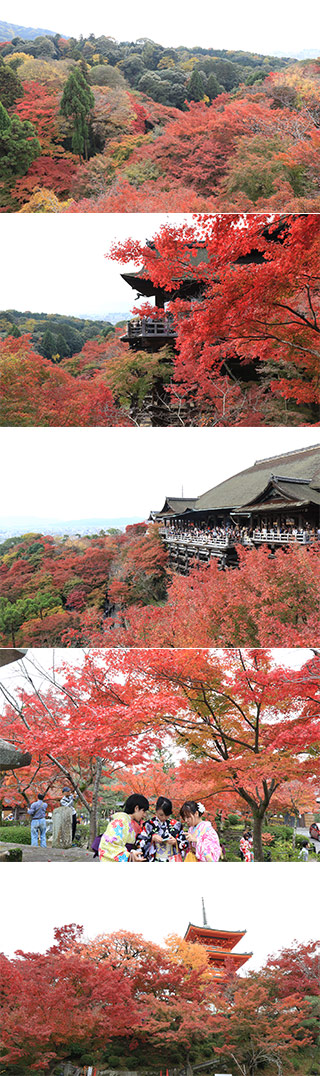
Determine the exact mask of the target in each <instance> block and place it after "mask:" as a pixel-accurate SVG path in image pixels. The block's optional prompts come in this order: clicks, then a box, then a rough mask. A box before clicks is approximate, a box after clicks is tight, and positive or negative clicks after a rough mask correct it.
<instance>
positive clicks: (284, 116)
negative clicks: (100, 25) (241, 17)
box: [0, 34, 320, 212]
mask: <svg viewBox="0 0 320 1076" xmlns="http://www.w3.org/2000/svg"><path fill="white" fill-rule="evenodd" d="M0 58H1V59H0V102H1V103H2V108H1V111H0V191H1V195H0V204H1V207H2V209H4V210H6V211H7V212H8V211H9V212H10V211H22V212H34V211H36V212H63V211H67V212H117V211H121V212H135V211H137V212H148V211H171V212H172V211H179V212H181V211H192V210H200V211H206V210H225V209H233V208H234V209H235V210H246V209H252V208H254V207H256V208H257V209H264V208H266V207H268V208H269V207H270V208H273V209H274V208H285V209H290V210H291V209H292V210H299V209H302V210H304V209H312V210H319V208H320V191H319V168H318V159H319V140H320V133H319V120H320V109H319V96H320V95H319V86H320V62H319V61H318V60H313V59H311V60H304V61H301V62H296V61H292V59H290V58H279V57H268V56H262V55H255V54H252V53H244V52H229V51H227V50H214V49H208V50H205V49H200V48H194V49H187V48H182V47H181V48H177V49H174V48H172V49H171V48H167V49H166V48H163V47H162V46H161V45H158V44H156V43H155V42H153V41H150V40H148V39H141V40H139V41H137V42H134V43H127V42H125V43H118V42H116V41H115V40H114V39H112V38H108V37H104V36H103V37H99V38H95V37H94V35H90V37H89V38H88V39H84V38H80V40H79V41H77V40H76V39H75V38H70V39H66V38H63V37H61V36H59V35H58V34H56V35H54V36H43V35H40V36H39V37H37V38H35V40H32V41H31V40H23V39H22V38H19V37H18V38H14V39H13V41H10V42H8V41H4V42H2V44H0ZM80 99H81V120H79V110H78V109H77V102H79V100H80ZM77 117H78V118H77Z"/></svg>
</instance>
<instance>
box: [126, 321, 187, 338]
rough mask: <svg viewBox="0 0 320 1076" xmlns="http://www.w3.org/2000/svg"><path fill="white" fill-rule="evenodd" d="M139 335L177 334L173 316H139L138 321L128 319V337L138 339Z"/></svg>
mask: <svg viewBox="0 0 320 1076" xmlns="http://www.w3.org/2000/svg"><path fill="white" fill-rule="evenodd" d="M137 336H138V337H139V336H175V331H174V328H173V322H172V318H168V317H164V318H139V320H138V321H128V337H129V338H130V339H136V337H137Z"/></svg>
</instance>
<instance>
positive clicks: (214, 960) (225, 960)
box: [207, 949, 252, 970]
mask: <svg viewBox="0 0 320 1076" xmlns="http://www.w3.org/2000/svg"><path fill="white" fill-rule="evenodd" d="M207 953H208V959H209V964H213V965H214V966H215V967H217V968H221V967H222V968H225V967H226V964H229V965H230V967H234V968H236V969H237V970H238V968H241V967H242V965H243V964H246V963H247V960H250V959H251V957H252V953H228V952H226V950H225V949H221V950H220V951H219V950H218V949H215V950H213V951H212V952H210V949H207Z"/></svg>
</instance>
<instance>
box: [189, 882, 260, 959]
mask: <svg viewBox="0 0 320 1076" xmlns="http://www.w3.org/2000/svg"><path fill="white" fill-rule="evenodd" d="M202 909H203V926H202V927H199V926H195V924H194V923H189V926H188V928H187V930H186V933H185V936H184V938H185V941H187V942H196V943H197V944H198V945H204V946H205V949H206V950H207V953H208V955H209V963H210V964H213V965H214V967H215V968H216V975H217V977H222V976H223V975H224V974H226V969H227V967H228V966H229V967H230V966H231V967H233V969H234V971H238V970H239V968H241V967H242V965H243V964H246V962H247V960H250V957H251V956H252V953H233V952H232V950H233V949H234V947H235V945H237V944H238V942H239V941H241V940H242V938H244V936H245V933H246V931H245V930H213V929H212V928H211V927H209V926H208V923H207V917H206V912H205V907H204V902H203V901H202Z"/></svg>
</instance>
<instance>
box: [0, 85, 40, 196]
mask: <svg viewBox="0 0 320 1076" xmlns="http://www.w3.org/2000/svg"><path fill="white" fill-rule="evenodd" d="M40 153H41V148H40V142H38V139H37V138H36V135H35V131H34V127H33V126H32V123H29V121H28V120H23V121H21V120H19V118H18V116H12V117H11V118H10V116H8V113H7V111H6V109H5V108H4V107H3V105H2V104H1V102H0V184H1V185H2V200H1V203H0V204H2V205H6V204H7V199H8V193H9V191H10V185H11V184H12V181H13V179H14V178H15V177H17V176H24V175H25V174H26V172H27V171H28V168H30V165H31V164H32V162H33V161H34V160H35V159H36V157H39V156H40Z"/></svg>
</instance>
